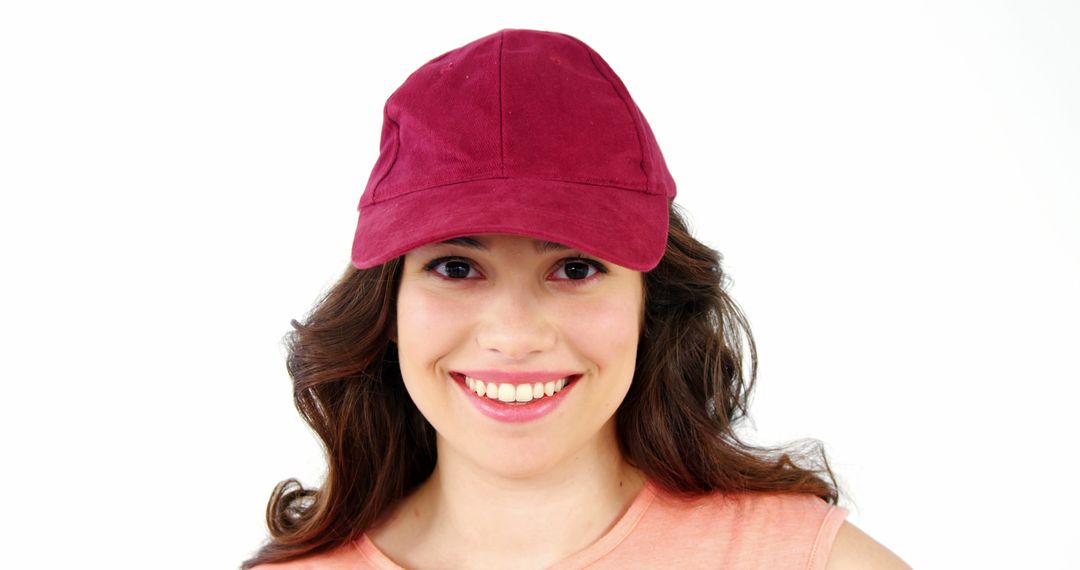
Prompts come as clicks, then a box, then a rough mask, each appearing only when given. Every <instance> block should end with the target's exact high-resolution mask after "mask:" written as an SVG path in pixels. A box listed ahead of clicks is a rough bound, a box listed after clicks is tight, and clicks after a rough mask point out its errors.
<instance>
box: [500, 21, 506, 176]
mask: <svg viewBox="0 0 1080 570" xmlns="http://www.w3.org/2000/svg"><path fill="white" fill-rule="evenodd" d="M505 45H506V30H501V31H500V32H499V174H500V175H502V176H506V117H504V116H503V90H504V89H505V86H506V81H505V80H504V78H503V51H504V46H505Z"/></svg>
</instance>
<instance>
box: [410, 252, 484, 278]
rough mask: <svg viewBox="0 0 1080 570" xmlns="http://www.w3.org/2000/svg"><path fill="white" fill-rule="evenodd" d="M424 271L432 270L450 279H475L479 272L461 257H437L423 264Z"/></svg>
mask: <svg viewBox="0 0 1080 570" xmlns="http://www.w3.org/2000/svg"><path fill="white" fill-rule="evenodd" d="M424 270H425V271H434V272H435V273H438V274H439V275H441V276H442V277H445V278H447V279H451V280H460V279H470V278H472V279H475V278H476V276H478V275H479V272H478V271H476V270H475V269H473V267H472V264H471V263H470V262H469V261H467V260H465V259H461V258H456V257H451V258H445V257H443V258H439V259H436V260H433V261H431V262H430V263H428V264H427V265H426V266H424Z"/></svg>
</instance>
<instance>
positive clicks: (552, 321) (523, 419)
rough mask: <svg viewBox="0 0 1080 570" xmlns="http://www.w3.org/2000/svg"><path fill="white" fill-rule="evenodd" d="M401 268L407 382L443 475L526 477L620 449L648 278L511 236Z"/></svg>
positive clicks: (442, 248)
mask: <svg viewBox="0 0 1080 570" xmlns="http://www.w3.org/2000/svg"><path fill="white" fill-rule="evenodd" d="M404 261H405V263H404V268H403V270H402V276H401V288H400V290H399V292H398V301H397V329H396V342H397V345H398V357H399V360H400V362H401V374H402V377H403V379H404V381H405V386H406V389H407V390H408V392H409V394H410V396H411V397H412V399H413V401H414V402H415V403H416V406H417V408H419V410H420V411H421V413H423V414H424V417H426V418H427V420H428V421H429V422H431V424H432V425H433V426H434V427H435V430H436V431H437V432H438V437H439V439H440V442H439V461H440V462H442V461H445V460H447V459H448V457H446V455H447V454H448V453H449V454H454V455H456V458H459V459H464V460H465V461H468V462H470V463H472V464H473V465H474V466H476V467H479V468H482V469H485V470H489V471H493V472H497V473H501V474H504V475H509V476H525V475H529V474H533V473H538V472H542V471H543V470H545V469H549V468H553V467H556V466H557V465H559V464H560V463H565V462H567V461H570V460H571V458H573V459H578V460H580V459H582V457H583V454H585V455H587V454H590V453H594V452H597V453H602V452H604V451H608V452H610V450H611V449H613V446H614V445H615V430H614V413H615V410H616V409H617V408H618V407H619V404H620V403H621V402H622V400H623V397H624V396H625V395H626V392H627V390H628V389H629V388H630V382H631V379H632V378H633V374H634V364H635V360H636V352H637V343H638V335H639V331H640V328H641V318H642V303H643V285H642V274H641V273H640V272H637V271H633V270H631V269H627V268H625V267H621V266H618V265H615V264H612V263H609V262H606V261H602V260H599V259H596V258H594V257H591V256H587V255H585V254H584V253H583V252H581V251H579V250H574V249H568V248H565V247H564V246H561V245H558V244H553V243H550V242H545V241H542V240H534V239H531V238H528V237H521V236H512V235H503V234H493V235H480V236H473V237H469V238H457V239H454V240H448V241H447V242H442V243H435V244H429V245H427V246H425V247H422V248H419V249H416V250H413V251H411V252H409V253H408V254H407V255H406V256H405V260H404ZM465 375H469V379H466V378H465ZM474 376H475V378H473V377H474ZM567 377H568V378H569V380H570V383H568V384H567V385H566V386H565V387H564V388H562V390H561V391H555V390H556V389H558V387H559V384H558V381H559V380H562V379H564V378H567ZM474 380H480V381H483V382H484V384H483V386H480V385H478V384H476V383H475V382H474ZM564 381H565V380H564ZM549 382H550V383H551V384H550V385H549ZM492 384H495V386H494V387H493V386H492ZM478 391H481V392H483V393H484V395H483V396H481V395H479V394H478ZM538 394H539V395H540V397H537V395H538ZM489 396H494V397H493V398H492V397H489ZM508 400H509V401H513V402H514V403H508V402H507V401H508Z"/></svg>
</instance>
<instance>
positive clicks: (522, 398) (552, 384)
mask: <svg viewBox="0 0 1080 570" xmlns="http://www.w3.org/2000/svg"><path fill="white" fill-rule="evenodd" d="M450 375H451V376H453V377H454V379H455V380H457V381H458V382H461V383H464V384H465V386H466V387H467V388H468V389H469V391H471V392H472V393H473V394H474V395H476V396H477V397H480V398H486V399H489V400H494V401H498V402H502V403H504V404H517V405H520V404H527V403H529V402H533V401H537V400H543V399H545V398H549V397H551V396H554V395H555V394H558V393H559V392H561V391H562V390H563V389H564V388H566V387H567V386H569V385H570V384H573V383H574V382H576V381H577V380H578V379H579V378H581V374H574V375H571V376H567V377H565V378H557V379H552V380H548V381H545V382H539V381H537V382H520V383H512V382H486V381H484V380H483V379H480V378H473V377H471V376H465V375H464V374H461V373H459V372H451V373H450Z"/></svg>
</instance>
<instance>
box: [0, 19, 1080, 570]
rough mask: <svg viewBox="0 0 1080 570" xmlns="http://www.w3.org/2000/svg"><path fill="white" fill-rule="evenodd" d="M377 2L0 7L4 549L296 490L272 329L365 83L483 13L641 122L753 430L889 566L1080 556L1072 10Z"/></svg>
mask: <svg viewBox="0 0 1080 570" xmlns="http://www.w3.org/2000/svg"><path fill="white" fill-rule="evenodd" d="M383 4H384V6H382V7H375V6H363V7H362V6H361V4H360V3H359V2H357V3H326V2H304V3H301V2H293V3H284V2H265V1H264V2H231V1H214V2H190V1H189V2H171V3H165V2H127V3H121V2H70V3H66V4H61V3H55V2H7V3H4V4H3V7H2V8H0V82H2V89H0V187H2V207H0V238H2V241H0V243H2V244H3V245H2V247H3V260H4V274H5V275H6V277H5V278H4V280H3V285H2V287H3V294H2V296H0V304H2V306H0V309H2V314H3V316H4V319H5V326H4V327H3V332H0V334H2V335H3V338H2V346H3V347H4V352H3V360H4V365H3V373H2V374H3V388H4V395H3V409H4V413H3V414H2V416H0V422H2V424H0V427H2V434H3V436H2V437H3V457H4V459H3V463H4V467H3V470H2V475H0V476H2V477H3V480H2V483H3V488H4V490H5V494H6V497H5V500H4V505H5V509H4V510H5V512H4V516H3V517H2V519H0V520H2V522H0V529H2V532H0V536H3V537H4V538H3V543H4V545H3V550H4V554H3V556H4V559H5V560H6V562H5V563H4V565H5V566H10V567H12V568H28V567H50V568H58V567H64V566H73V565H81V564H82V563H87V564H89V565H91V566H100V567H124V568H232V567H236V566H237V565H238V564H239V562H240V561H241V560H242V559H243V558H245V557H247V556H248V555H249V554H250V553H251V552H253V551H254V549H255V548H256V547H257V546H258V545H259V543H260V541H261V540H262V539H263V538H264V537H265V532H266V531H265V528H264V526H263V525H264V523H263V520H264V519H263V516H264V512H263V511H264V508H265V505H266V500H267V498H268V497H269V492H270V489H271V488H272V486H273V485H274V484H275V483H276V482H278V481H279V480H281V479H284V478H287V477H297V478H299V479H300V480H301V481H303V482H304V483H305V484H307V485H317V484H318V482H319V480H320V477H321V475H322V470H323V462H322V455H321V449H320V447H319V446H318V444H317V442H316V440H315V439H314V437H313V436H312V435H311V433H310V432H309V431H308V430H307V428H306V426H305V425H304V424H303V423H302V422H301V421H300V419H299V416H298V414H297V413H296V412H295V410H294V409H293V407H292V400H291V393H290V381H289V378H288V376H287V374H286V373H285V369H284V364H283V362H284V361H283V356H284V350H283V347H282V344H281V339H282V336H283V335H284V334H285V333H286V332H287V331H288V330H289V329H290V327H289V321H290V319H294V318H296V319H300V318H302V317H303V316H304V314H305V312H306V311H307V310H308V309H309V308H310V306H311V304H312V303H313V302H314V301H315V299H316V298H317V297H318V295H319V293H321V292H322V291H323V290H324V289H325V288H326V287H328V286H329V285H330V284H331V283H332V282H333V281H334V280H335V279H336V278H337V277H338V276H339V275H340V274H341V273H342V272H343V271H344V269H345V268H346V266H347V264H348V259H349V258H348V256H349V250H350V246H351V241H352V232H353V229H354V224H355V222H356V211H355V207H356V203H357V202H358V200H359V198H360V193H361V191H362V189H363V186H364V184H365V183H366V181H367V177H368V174H369V172H370V170H371V167H372V166H373V165H374V162H375V159H376V157H377V154H378V143H379V134H380V129H381V119H382V106H383V103H384V102H385V100H386V97H388V96H389V95H390V93H391V92H392V91H393V90H394V89H395V88H396V87H397V86H398V85H399V84H400V83H401V82H402V81H403V80H404V79H405V77H406V76H407V75H408V74H409V73H411V72H412V71H413V70H414V69H416V68H417V67H419V66H420V65H422V64H423V63H424V62H426V61H428V60H429V59H432V58H434V57H436V56H438V55H440V54H442V53H444V52H446V51H449V50H451V49H454V48H456V47H459V46H461V45H463V44H465V43H468V42H470V41H472V40H474V39H477V38H479V37H481V36H484V35H487V34H490V33H493V32H495V31H497V30H499V29H501V28H507V27H513V28H533V29H542V30H553V31H559V32H564V33H568V34H571V35H574V36H576V37H578V38H580V39H581V40H583V41H585V42H586V43H588V44H589V45H590V46H592V47H593V48H594V49H596V50H597V51H598V52H599V53H600V54H601V55H602V56H603V57H604V58H605V59H606V60H607V61H608V63H609V64H610V65H611V66H612V68H613V69H614V70H615V71H616V72H617V73H618V74H619V75H620V77H621V78H622V79H623V81H624V82H625V83H626V85H627V87H628V88H629V90H630V92H631V94H632V95H633V96H634V98H635V99H636V101H637V102H638V105H639V106H640V107H641V109H642V111H643V112H644V113H645V115H646V117H647V118H648V120H649V122H650V124H651V125H652V128H653V130H654V132H655V134H656V136H657V138H658V140H659V142H660V145H661V147H662V149H663V152H664V154H665V156H666V158H667V161H668V165H669V167H670V169H671V171H672V173H673V175H674V177H675V180H676V182H677V184H678V192H679V195H678V198H677V201H678V202H679V203H680V204H682V205H683V206H685V207H686V208H687V209H688V210H689V211H690V212H691V214H692V218H693V221H694V225H695V227H696V231H697V235H698V237H699V238H700V239H702V240H703V241H705V242H706V243H708V244H710V245H711V246H713V247H715V248H717V249H719V250H720V251H721V252H722V253H723V254H724V255H725V259H726V262H727V265H726V267H727V269H728V270H729V272H730V274H731V276H732V278H733V279H734V296H735V298H736V300H737V301H738V302H739V303H740V304H741V305H742V307H743V308H744V309H745V311H746V313H747V315H748V316H749V319H750V322H751V324H752V326H753V328H754V332H755V333H756V335H757V340H758V342H759V346H760V352H761V354H760V356H761V362H762V364H761V375H760V378H759V385H758V391H757V393H756V396H755V398H754V401H753V408H752V411H753V419H754V427H756V429H757V431H756V432H754V433H753V439H754V440H755V441H758V442H762V443H771V444H777V443H783V442H786V441H791V440H795V439H800V438H807V437H809V438H816V439H820V440H821V441H823V442H824V443H825V445H826V450H827V452H828V453H829V457H830V458H831V459H832V465H833V467H834V469H835V470H836V471H837V473H838V474H839V475H840V478H841V483H842V485H843V486H844V490H845V495H844V500H843V503H842V504H845V506H848V507H849V508H850V509H851V510H852V512H851V515H850V518H849V520H850V521H852V522H853V523H855V524H856V525H858V526H860V527H861V528H862V529H863V530H865V531H866V532H867V533H869V534H870V535H871V536H873V537H875V538H876V539H878V540H879V541H880V542H882V543H883V544H885V545H886V546H888V547H889V548H891V549H892V550H894V551H895V552H897V553H898V554H899V555H900V556H901V557H903V558H904V559H905V560H907V561H908V562H909V563H911V564H912V565H914V566H915V567H917V568H953V567H967V568H976V567H978V568H990V567H992V568H1019V567H1027V568H1063V567H1066V566H1067V565H1068V564H1070V563H1071V564H1075V563H1076V556H1075V552H1074V551H1072V550H1068V548H1069V546H1068V545H1069V543H1070V542H1071V541H1072V540H1073V539H1075V538H1076V534H1077V526H1076V523H1075V514H1076V512H1077V510H1078V509H1080V501H1078V492H1077V490H1076V482H1075V478H1076V467H1077V460H1076V459H1075V453H1076V447H1077V446H1076V443H1075V436H1076V434H1077V422H1076V419H1075V418H1076V414H1077V412H1076V401H1077V396H1078V395H1080V390H1078V389H1077V387H1076V382H1077V381H1078V380H1080V374H1078V372H1080V366H1078V365H1077V363H1076V355H1077V352H1076V350H1075V345H1076V344H1077V341H1078V340H1080V338H1078V337H1080V335H1078V333H1077V323H1078V322H1080V303H1078V301H1077V292H1078V291H1080V253H1078V249H1080V248H1078V246H1080V236H1078V233H1080V230H1078V223H1077V222H1078V220H1080V195H1078V194H1080V191H1078V189H1080V166H1078V158H1080V105H1078V103H1077V101H1080V40H1078V38H1080V9H1078V5H1077V4H1076V3H1073V2H1066V1H1062V2H1048V1H1019V0H1017V1H1012V2H974V1H969V2H961V1H921V2H920V1H909V2H890V3H883V2H858V1H851V2H833V1H830V2H755V3H713V4H712V5H711V6H709V7H708V8H706V6H707V5H706V3H698V4H695V6H694V7H693V8H691V7H690V6H689V5H686V6H685V7H678V6H676V5H674V4H668V3H664V6H665V7H664V9H663V10H659V8H658V6H661V4H660V3H648V4H643V5H640V6H633V5H630V4H627V3H625V2H618V3H616V2H610V3H608V2H605V3H598V2H581V1H575V2H565V3H564V2H551V1H546V2H537V3H529V4H530V6H529V7H513V6H512V5H511V3H508V2H494V3H490V4H486V5H480V4H473V3H468V2H440V3H435V4H431V5H426V6H416V5H403V3H383ZM522 4H525V3H522ZM391 5H392V6H393V7H388V6H391ZM1073 567H1075V566H1073Z"/></svg>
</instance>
